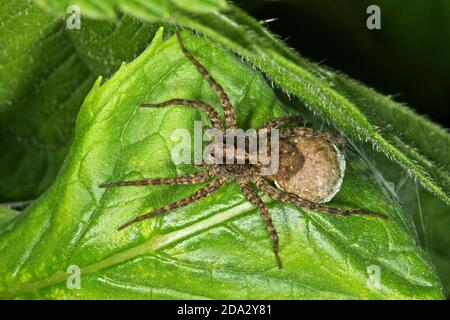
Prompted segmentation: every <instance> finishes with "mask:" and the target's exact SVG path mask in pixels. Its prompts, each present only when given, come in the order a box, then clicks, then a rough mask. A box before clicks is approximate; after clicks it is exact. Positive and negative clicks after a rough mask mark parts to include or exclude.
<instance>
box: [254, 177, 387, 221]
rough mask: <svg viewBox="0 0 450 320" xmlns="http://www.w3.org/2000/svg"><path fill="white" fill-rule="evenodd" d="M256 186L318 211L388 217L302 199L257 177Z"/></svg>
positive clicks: (269, 194) (279, 198)
mask: <svg viewBox="0 0 450 320" xmlns="http://www.w3.org/2000/svg"><path fill="white" fill-rule="evenodd" d="M255 184H256V186H257V187H258V188H259V189H261V190H262V191H263V192H265V193H267V195H268V196H269V197H271V198H273V199H275V200H278V201H281V202H283V203H288V204H294V205H297V206H299V207H302V208H305V209H309V210H313V211H318V212H325V213H329V214H332V215H338V216H349V215H367V216H372V217H376V218H381V219H385V220H386V219H388V217H387V216H386V215H384V214H382V213H377V212H373V211H368V210H363V209H354V210H346V209H342V208H333V207H327V206H324V205H322V204H320V203H315V202H312V201H309V200H306V199H302V198H300V197H298V196H296V195H294V194H292V193H287V192H284V191H281V190H279V189H277V188H274V187H272V186H271V185H270V184H269V183H268V182H267V181H266V180H264V179H261V178H257V179H255Z"/></svg>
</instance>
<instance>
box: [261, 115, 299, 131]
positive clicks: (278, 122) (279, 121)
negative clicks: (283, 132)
mask: <svg viewBox="0 0 450 320" xmlns="http://www.w3.org/2000/svg"><path fill="white" fill-rule="evenodd" d="M302 119H303V117H302V116H301V115H295V116H286V117H281V118H276V119H272V120H270V121H268V122H266V123H265V124H264V126H263V127H262V128H263V129H272V128H279V127H280V126H283V125H286V124H289V123H292V122H296V121H302Z"/></svg>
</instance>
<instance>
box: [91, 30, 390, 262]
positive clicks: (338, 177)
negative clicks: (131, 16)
mask: <svg viewBox="0 0 450 320" xmlns="http://www.w3.org/2000/svg"><path fill="white" fill-rule="evenodd" d="M177 38H178V41H179V44H180V47H181V50H182V51H183V53H184V54H185V56H186V57H187V58H188V59H189V60H190V61H191V62H192V63H193V65H194V66H195V67H196V68H197V70H198V71H199V73H200V74H201V75H202V76H203V78H204V79H205V80H206V81H207V82H208V83H209V84H210V85H211V87H212V88H213V89H214V90H215V91H216V92H217V93H218V95H219V97H220V102H221V105H222V107H223V110H224V115H225V123H223V122H222V120H221V119H220V117H219V115H218V113H217V112H216V111H215V110H214V108H213V107H212V106H210V105H208V104H206V103H204V102H202V101H193V100H187V99H171V100H168V101H165V102H161V103H158V104H143V105H142V107H153V108H160V107H166V106H169V105H178V106H186V107H192V108H196V109H200V110H203V111H204V112H205V113H206V114H207V116H208V117H209V119H210V120H211V123H212V125H213V127H214V128H215V129H217V130H219V131H220V132H225V130H226V129H236V128H237V127H236V114H235V112H234V108H233V105H232V103H231V100H230V98H229V97H228V95H227V93H226V92H225V91H224V89H223V87H222V86H221V85H220V84H219V83H218V82H217V81H216V80H215V79H214V78H213V77H212V76H211V74H210V73H209V72H208V71H207V70H206V68H205V67H204V66H203V65H202V64H200V62H199V61H198V60H197V59H196V58H195V57H194V56H193V55H192V53H191V52H189V50H187V49H186V47H185V45H184V43H183V41H182V38H181V36H180V34H179V33H177ZM297 118H298V117H282V118H278V119H274V120H271V121H269V122H268V123H266V124H265V125H264V126H263V128H261V129H267V130H270V129H274V128H276V129H279V138H280V141H279V148H278V150H279V169H278V172H277V173H276V174H273V175H261V171H260V168H261V164H259V163H253V164H251V163H245V164H236V163H233V164H226V163H212V164H211V165H210V166H209V169H208V170H207V171H202V172H198V173H192V174H186V175H182V176H178V177H173V178H160V179H144V180H135V181H119V182H111V183H104V184H101V185H100V187H102V188H110V187H118V186H148V185H186V184H197V183H204V182H208V183H207V184H206V185H205V186H204V187H202V188H201V189H199V190H197V191H196V192H194V193H193V194H192V195H190V196H188V197H187V198H184V199H181V200H178V201H176V202H174V203H171V204H168V205H166V206H164V207H162V208H159V209H155V210H153V211H151V212H148V213H145V214H142V215H139V216H137V217H136V218H134V219H133V220H131V221H128V222H127V223H125V224H124V225H122V226H120V227H119V230H121V229H124V228H126V227H128V226H130V225H132V224H134V223H136V222H139V221H143V220H146V219H149V218H153V217H156V216H158V215H160V214H162V213H165V212H168V211H171V210H174V209H177V208H180V207H184V206H187V205H189V204H190V203H192V202H195V201H198V200H200V199H203V198H206V197H208V196H209V195H210V194H212V193H213V192H215V191H217V190H218V189H219V188H220V187H221V186H222V185H223V184H224V183H225V182H230V181H236V182H237V183H238V184H239V186H240V189H241V190H242V193H243V194H244V196H245V198H246V199H247V200H248V201H249V202H250V203H252V204H253V205H254V206H255V207H256V208H257V209H258V210H259V212H260V213H261V216H262V218H263V219H264V222H265V223H266V225H267V228H268V231H269V234H270V236H271V238H272V244H273V252H274V254H275V260H276V262H277V265H278V267H279V268H280V269H281V267H282V264H281V259H280V257H279V254H278V251H279V238H278V234H277V231H276V229H275V226H274V224H273V222H272V218H271V216H270V213H269V210H268V208H267V207H266V205H265V204H264V202H263V201H262V200H261V198H260V197H259V195H258V194H257V193H256V192H255V190H254V188H253V187H254V186H256V187H257V188H258V189H260V190H261V191H263V192H264V193H266V194H267V195H268V196H269V197H271V198H272V199H275V200H278V201H281V202H283V203H286V204H294V205H297V206H299V207H302V208H305V209H308V210H312V211H319V212H325V213H329V214H332V215H339V216H348V215H352V214H357V215H369V216H374V217H378V218H382V219H387V216H386V215H384V214H381V213H376V212H372V211H368V210H363V209H354V210H346V209H342V208H332V207H328V206H324V205H323V203H325V202H328V201H330V200H331V199H332V198H333V197H334V195H335V194H336V193H337V192H338V191H339V189H340V186H341V184H342V180H343V176H344V170H345V159H344V157H343V155H342V153H341V151H342V149H343V148H344V147H345V138H344V137H343V136H341V135H335V134H331V133H324V132H321V131H316V130H313V129H310V128H306V127H289V128H286V127H285V126H286V125H288V124H291V123H293V122H295V120H297ZM261 129H260V130H261ZM228 147H229V146H228ZM231 148H235V146H234V144H233V146H231ZM225 149H227V146H225Z"/></svg>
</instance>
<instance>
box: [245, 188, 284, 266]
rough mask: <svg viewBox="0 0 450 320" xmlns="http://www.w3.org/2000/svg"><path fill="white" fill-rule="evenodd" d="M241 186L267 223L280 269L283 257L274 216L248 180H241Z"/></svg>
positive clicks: (246, 196)
mask: <svg viewBox="0 0 450 320" xmlns="http://www.w3.org/2000/svg"><path fill="white" fill-rule="evenodd" d="M239 186H240V187H241V190H242V192H243V193H244V196H245V198H246V199H247V200H248V201H249V202H250V203H251V204H253V205H254V206H255V207H256V208H258V210H259V212H260V214H261V216H262V218H263V219H264V222H265V223H266V225H267V229H268V230H269V234H270V237H271V238H272V245H273V253H274V254H275V260H276V262H277V266H278V268H279V269H281V268H282V264H281V259H280V256H279V254H278V248H279V238H278V233H277V230H276V229H275V226H274V225H273V221H272V217H271V216H270V212H269V209H267V207H266V205H265V204H264V202H263V201H262V200H261V198H260V197H259V196H258V195H257V194H256V192H255V191H253V190H252V188H251V186H250V185H249V184H248V182H247V181H244V180H240V181H239Z"/></svg>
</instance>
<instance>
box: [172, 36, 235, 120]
mask: <svg viewBox="0 0 450 320" xmlns="http://www.w3.org/2000/svg"><path fill="white" fill-rule="evenodd" d="M177 38H178V42H179V43H180V47H181V50H182V51H183V53H184V54H185V55H186V57H187V58H188V59H189V60H190V61H191V62H192V64H193V65H194V66H195V67H196V68H197V70H198V72H199V73H200V74H201V75H202V76H203V78H204V79H205V80H206V81H208V83H209V84H210V86H211V87H212V88H213V89H214V90H215V91H216V92H217V93H218V95H219V97H220V103H221V104H222V107H223V111H224V113H225V122H226V125H227V128H231V129H233V128H236V114H235V113H234V108H233V104H232V103H231V100H230V98H229V97H228V95H227V93H226V92H225V90H224V89H223V87H222V86H221V85H220V83H218V82H217V81H216V80H215V79H214V78H213V77H212V76H211V74H210V73H209V72H208V70H206V68H205V67H204V66H203V65H202V64H201V63H200V62H198V60H197V59H196V58H195V57H194V56H193V55H192V53H190V52H189V50H188V49H186V47H185V45H184V43H183V39H182V38H181V35H180V34H179V33H178V32H177Z"/></svg>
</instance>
